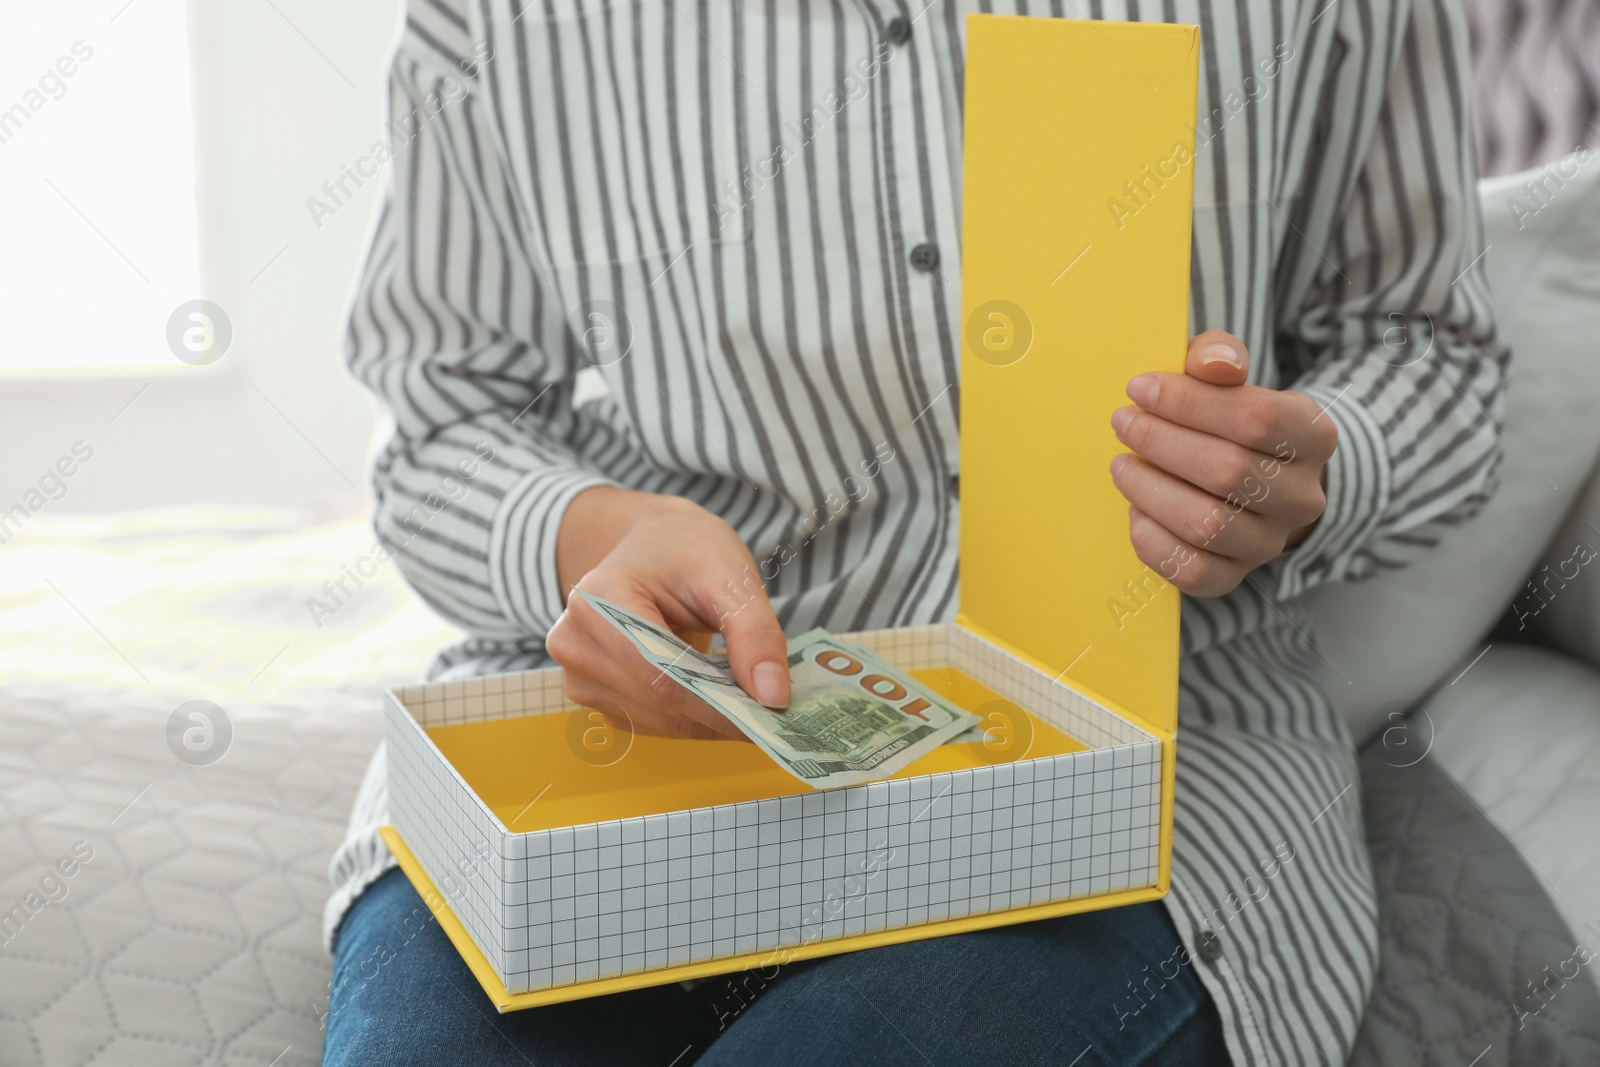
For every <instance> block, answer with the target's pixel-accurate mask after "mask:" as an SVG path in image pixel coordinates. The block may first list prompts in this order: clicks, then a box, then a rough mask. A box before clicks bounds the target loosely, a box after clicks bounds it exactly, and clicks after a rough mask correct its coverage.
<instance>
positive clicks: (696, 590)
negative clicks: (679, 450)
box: [546, 486, 789, 740]
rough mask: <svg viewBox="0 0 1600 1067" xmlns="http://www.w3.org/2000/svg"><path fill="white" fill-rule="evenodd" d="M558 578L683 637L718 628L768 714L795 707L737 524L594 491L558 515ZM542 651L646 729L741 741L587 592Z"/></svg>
mask: <svg viewBox="0 0 1600 1067" xmlns="http://www.w3.org/2000/svg"><path fill="white" fill-rule="evenodd" d="M556 571H557V573H558V574H559V576H560V580H561V585H562V588H564V589H568V590H570V589H572V588H573V587H574V586H576V587H577V588H579V589H582V590H584V591H585V592H588V593H593V594H594V595H595V596H598V597H600V598H602V599H604V600H609V601H611V602H612V603H614V604H617V605H620V606H621V607H624V608H627V609H628V610H629V611H631V612H633V613H634V614H636V615H639V616H641V617H642V618H646V619H649V620H650V621H652V622H655V623H658V624H660V625H664V626H666V627H668V628H670V629H672V630H674V631H676V632H678V633H680V634H684V635H686V636H687V635H708V634H710V633H712V632H720V633H721V634H722V636H723V638H724V639H725V640H726V641H727V645H728V657H729V659H730V661H731V663H732V666H733V673H734V676H735V677H736V678H737V679H738V680H739V684H740V685H741V686H743V687H744V690H745V691H746V692H747V693H750V694H751V695H753V696H754V697H755V698H756V699H757V700H760V701H761V702H762V703H763V704H766V705H767V706H768V707H773V708H781V707H784V706H786V705H787V704H788V703H789V666H788V645H787V643H786V642H785V640H784V636H783V630H782V628H781V627H780V626H779V625H778V620H777V619H776V617H774V615H773V614H772V606H771V605H770V604H769V603H768V602H767V594H766V590H765V589H764V588H763V587H762V584H761V580H760V578H759V577H758V576H757V574H756V563H755V560H754V559H753V558H752V557H751V555H750V550H749V549H748V548H746V547H745V545H744V542H743V541H741V540H740V539H739V536H738V534H736V533H734V531H733V527H731V526H729V525H728V524H727V523H726V522H724V521H723V520H722V519H720V518H718V517H717V516H715V515H713V514H711V513H710V512H709V511H706V510H705V509H704V508H702V507H700V506H699V505H698V504H695V503H692V502H690V501H688V500H685V499H683V498H682V497H672V496H662V495H659V494H656V493H642V492H638V491H635V490H632V489H621V488H615V487H610V486H604V487H598V488H594V489H589V490H586V491H584V492H582V493H580V494H578V496H576V497H575V498H574V499H573V500H572V503H571V504H569V505H568V507H567V511H566V514H565V515H564V517H563V519H562V522H561V530H560V532H559V533H558V534H557V538H556ZM546 647H547V648H548V649H549V652H550V655H551V656H552V657H553V658H554V659H555V661H556V662H557V663H559V664H561V666H562V668H563V671H564V674H563V681H564V683H565V686H566V692H567V697H568V698H569V699H570V700H572V701H573V702H574V703H576V704H581V705H583V706H585V707H591V708H596V709H598V710H600V711H602V712H605V713H607V714H608V715H609V716H612V717H613V718H614V719H621V720H625V721H626V722H628V723H629V724H630V725H631V728H632V729H634V730H637V731H639V732H641V733H650V734H665V735H668V736H674V737H701V738H732V739H736V740H743V739H744V735H743V734H742V733H740V732H739V730H738V729H737V728H736V727H734V726H733V724H732V723H730V722H728V720H727V719H725V718H724V717H723V716H722V715H721V714H720V713H718V712H717V711H716V710H714V709H713V708H712V707H711V706H710V705H708V704H706V703H705V702H704V701H703V700H700V699H699V698H698V697H695V696H692V695H691V694H690V693H689V692H688V691H687V690H685V689H683V688H682V687H681V686H680V685H678V683H677V682H675V681H673V680H672V679H671V678H669V677H668V676H667V675H665V674H664V673H662V672H661V671H660V670H657V669H656V668H655V667H653V666H651V665H650V664H649V663H647V662H646V661H645V659H644V657H642V656H640V655H639V653H638V650H637V649H635V648H634V647H633V645H632V643H630V642H629V641H628V639H627V638H626V637H624V636H623V635H622V634H621V633H619V632H618V631H617V630H616V628H615V627H613V626H612V625H611V624H610V623H608V622H606V621H605V620H603V619H602V618H601V617H600V614H599V613H598V612H597V611H595V610H594V608H592V607H591V606H589V604H587V603H586V602H585V601H584V600H583V598H582V597H574V596H569V597H568V600H567V610H566V611H565V612H563V613H562V615H561V618H559V619H557V620H556V624H555V626H553V627H551V629H550V637H549V640H548V643H547V646H546ZM616 725H618V726H619V727H620V726H621V725H622V724H621V722H617V723H616Z"/></svg>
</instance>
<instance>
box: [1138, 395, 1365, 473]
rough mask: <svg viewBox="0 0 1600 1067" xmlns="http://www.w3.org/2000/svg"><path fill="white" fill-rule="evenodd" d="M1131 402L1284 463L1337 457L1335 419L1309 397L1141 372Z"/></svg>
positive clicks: (1319, 461)
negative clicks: (1324, 414) (1323, 412)
mask: <svg viewBox="0 0 1600 1067" xmlns="http://www.w3.org/2000/svg"><path fill="white" fill-rule="evenodd" d="M1128 398H1129V399H1130V400H1132V401H1133V402H1134V403H1135V404H1137V405H1139V407H1140V408H1142V409H1144V410H1145V411H1148V412H1150V413H1151V414H1153V415H1159V416H1161V417H1162V418H1164V419H1166V420H1167V421H1168V422H1171V423H1176V424H1177V425H1179V426H1187V427H1189V428H1190V429H1191V430H1199V431H1200V432H1201V433H1205V434H1210V435H1211V436H1212V437H1221V438H1225V439H1226V440H1229V441H1232V442H1233V443H1234V444H1237V445H1243V446H1244V447H1245V448H1249V449H1252V450H1254V451H1256V452H1264V453H1266V454H1268V455H1271V456H1273V457H1275V458H1277V459H1279V460H1281V461H1283V462H1293V461H1294V460H1297V459H1305V460H1310V461H1312V462H1314V463H1324V462H1326V461H1327V459H1328V457H1329V456H1331V455H1333V446H1334V443H1335V441H1336V440H1337V433H1338V432H1337V431H1336V430H1335V429H1334V428H1333V420H1332V419H1327V418H1319V416H1320V415H1321V414H1322V408H1321V407H1320V406H1318V404H1317V402H1316V401H1315V400H1313V399H1311V398H1310V397H1309V396H1307V395H1305V394H1304V393H1296V392H1291V391H1282V390H1278V389H1265V388H1262V387H1261V386H1259V385H1236V386H1225V385H1212V384H1210V383H1208V382H1203V381H1199V380H1198V379H1195V378H1191V377H1189V376H1188V375H1186V374H1160V373H1150V374H1141V375H1138V376H1137V377H1135V378H1133V379H1132V380H1131V381H1129V382H1128Z"/></svg>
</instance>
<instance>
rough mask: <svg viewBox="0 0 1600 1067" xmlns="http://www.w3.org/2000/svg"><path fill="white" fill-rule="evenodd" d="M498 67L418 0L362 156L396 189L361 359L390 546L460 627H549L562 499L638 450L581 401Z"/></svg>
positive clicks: (375, 249)
mask: <svg viewBox="0 0 1600 1067" xmlns="http://www.w3.org/2000/svg"><path fill="white" fill-rule="evenodd" d="M492 62H494V59H493V57H485V56H483V55H481V54H480V52H479V51H476V50H474V48H473V46H472V44H471V40H470V36H469V33H468V30H467V21H466V19H465V17H463V16H461V15H460V14H459V13H457V12H455V11H453V10H452V9H451V8H450V6H449V5H445V4H441V3H438V2H434V0H423V2H417V3H413V4H412V5H411V10H410V11H409V12H408V14H407V19H406V25H405V29H404V31H403V33H402V37H401V41H400V44H399V45H398V47H397V50H396V53H395V56H394V60H393V63H392V67H391V71H390V78H389V98H390V121H389V123H388V126H387V127H386V130H385V137H384V139H383V140H382V141H380V142H379V144H378V145H375V146H374V153H373V156H372V157H366V158H364V159H363V160H362V161H359V162H358V166H357V170H358V171H359V170H360V169H362V168H363V167H364V166H367V167H370V166H374V165H382V166H385V167H387V171H388V182H389V187H388V191H387V193H386V199H385V202H384V205H383V209H382V212H381V214H380V217H379V220H378V222H377V225H376V228H375V231H374V234H373V237H372V240H371V245H370V248H369V250H368V255H367V260H366V264H365V266H364V268H363V271H362V274H361V277H360V280H359V283H358V285H357V290H356V294H355V299H354V304H353V307H352V310H351V314H350V319H349V327H348V333H347V342H346V354H347V359H348V362H349V366H350V369H351V371H352V372H353V373H354V374H355V376H356V377H357V378H358V379H359V380H360V381H361V382H362V383H364V384H365V385H366V386H367V388H369V389H371V390H372V392H373V393H374V394H376V396H377V397H378V399H379V400H380V401H381V402H382V404H383V406H384V407H385V408H386V409H387V411H388V413H389V415H390V416H391V418H392V432H391V435H390V436H389V439H388V441H387V443H386V444H385V445H384V446H383V447H382V449H381V451H380V453H379V455H378V458H377V460H376V463H375V468H374V472H373V482H372V484H373V491H374V495H375V498H376V507H375V524H376V529H377V534H378V538H379V541H380V542H381V544H382V545H383V546H384V548H385V549H387V551H388V553H389V554H392V556H393V558H394V559H395V560H396V561H397V564H398V566H399V567H400V570H401V572H402V573H403V574H404V576H405V578H406V580H407V581H408V582H409V583H410V584H411V585H412V586H413V587H414V588H415V589H416V590H417V592H418V593H419V594H421V596H422V597H423V598H424V599H425V600H426V601H427V602H428V603H429V604H430V605H432V606H433V607H434V608H435V609H436V610H437V611H439V612H440V614H442V615H443V616H445V617H446V618H448V619H450V620H451V621H452V622H454V623H456V624H457V625H459V626H461V627H462V628H464V629H466V630H467V631H469V632H471V633H475V634H479V635H483V636H486V637H492V638H498V639H500V640H502V641H507V642H511V643H524V642H527V641H529V640H530V639H531V640H533V641H536V642H539V641H542V640H543V637H544V635H545V633H546V632H547V631H548V630H549V628H550V626H551V625H552V624H553V623H554V621H555V619H556V617H557V616H558V615H559V614H560V613H561V611H562V607H563V597H562V590H561V589H560V587H559V583H558V580H557V575H556V567H555V550H556V534H557V531H558V529H559V528H560V524H561V519H562V516H563V514H564V513H565V510H566V507H567V505H568V504H569V503H570V502H571V501H572V499H573V498H574V497H575V496H577V495H578V494H579V493H581V492H583V491H584V490H585V489H588V488H591V487H593V486H596V485H604V484H609V483H610V482H611V479H610V478H608V477H607V475H606V474H605V469H606V467H607V466H611V467H615V466H616V465H617V463H618V462H619V461H620V460H621V458H622V456H621V453H623V452H625V451H626V449H627V445H626V443H625V442H623V441H621V440H619V439H618V435H617V434H616V433H615V432H614V431H612V430H610V429H609V428H608V427H607V426H606V425H605V424H604V423H602V422H600V421H599V420H597V419H595V418H593V417H590V416H588V415H586V414H585V411H584V409H583V408H580V407H575V405H574V392H575V386H576V379H577V375H578V372H579V371H580V370H581V369H582V368H583V366H584V363H583V359H582V356H581V352H580V350H579V349H578V348H577V346H576V343H575V342H574V341H573V340H572V339H571V337H572V335H571V333H570V331H568V330H567V329H566V326H565V318H566V315H565V313H564V311H563V309H562V308H561V307H560V306H559V303H558V302H557V300H556V298H555V297H554V295H553V292H552V290H551V288H550V286H549V285H548V284H547V280H546V274H547V268H545V267H542V266H540V265H538V264H537V263H536V262H535V257H533V256H531V255H530V251H529V249H528V248H527V247H525V246H524V242H523V239H522V237H521V236H520V235H521V234H522V233H524V232H525V231H524V230H523V228H522V227H521V225H520V223H519V221H518V212H519V207H518V202H517V196H516V193H515V190H514V189H513V188H512V187H511V186H510V184H509V183H508V181H507V180H506V178H505V170H504V168H503V166H502V165H501V160H500V157H499V156H498V155H497V153H496V149H495V147H494V146H495V145H496V143H497V141H496V138H495V136H494V130H493V127H492V123H491V120H490V115H489V114H488V109H487V107H486V105H485V104H484V102H483V100H482V99H481V97H480V96H479V95H478V84H477V82H478V78H479V77H481V76H483V70H484V66H485V64H487V63H492ZM389 156H392V158H387V157H389ZM369 160H371V162H369Z"/></svg>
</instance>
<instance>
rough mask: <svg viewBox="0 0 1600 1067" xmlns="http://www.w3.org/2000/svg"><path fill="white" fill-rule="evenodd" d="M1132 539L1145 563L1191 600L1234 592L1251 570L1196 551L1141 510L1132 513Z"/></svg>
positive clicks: (1234, 562) (1230, 561)
mask: <svg viewBox="0 0 1600 1067" xmlns="http://www.w3.org/2000/svg"><path fill="white" fill-rule="evenodd" d="M1128 537H1129V540H1131V541H1132V542H1133V550H1134V552H1135V553H1136V554H1137V555H1138V557H1139V559H1140V561H1141V562H1143V563H1144V564H1145V565H1146V566H1147V567H1149V568H1150V569H1151V570H1153V571H1155V572H1156V573H1157V574H1159V575H1161V577H1162V578H1164V579H1166V580H1167V581H1169V582H1171V583H1172V584H1173V585H1174V586H1176V587H1177V588H1178V589H1180V590H1182V591H1183V592H1185V593H1187V594H1189V595H1190V596H1221V595H1222V594H1224V593H1227V592H1230V591H1232V589H1233V587H1234V586H1236V585H1238V584H1239V580H1240V579H1241V578H1243V577H1244V574H1245V571H1246V570H1247V568H1246V567H1245V566H1244V565H1243V564H1241V563H1238V562H1237V561H1235V560H1231V559H1228V558H1227V557H1226V556H1219V555H1216V554H1215V553H1213V552H1207V551H1206V550H1205V549H1203V548H1195V547H1194V546H1193V545H1191V544H1189V543H1187V542H1186V541H1184V540H1183V539H1182V538H1179V537H1176V536H1174V535H1173V533H1172V531H1170V530H1168V529H1167V528H1166V527H1164V526H1162V525H1161V524H1160V523H1159V522H1157V521H1156V520H1154V519H1152V518H1151V517H1150V516H1148V515H1146V514H1145V513H1144V512H1142V511H1140V510H1139V509H1138V508H1130V509H1129V510H1128Z"/></svg>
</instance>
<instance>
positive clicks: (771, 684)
mask: <svg viewBox="0 0 1600 1067" xmlns="http://www.w3.org/2000/svg"><path fill="white" fill-rule="evenodd" d="M722 639H723V640H724V641H726V642H727V644H728V663H729V665H730V666H732V667H733V676H734V678H736V679H737V680H738V682H739V684H740V685H741V686H742V687H744V691H745V692H746V693H749V694H750V695H752V696H754V697H755V698H756V699H757V700H759V701H761V703H763V704H765V705H766V706H767V707H769V708H786V707H788V706H789V643H788V641H786V640H785V639H784V636H783V627H781V626H779V625H778V618H777V616H776V615H774V614H773V613H772V605H771V604H769V603H768V602H767V597H766V594H765V593H764V592H762V593H758V594H756V595H754V596H752V597H750V598H749V599H748V600H745V601H743V602H741V603H740V605H739V606H738V607H737V608H735V609H734V610H733V611H731V612H729V613H728V614H727V615H724V616H723V617H722Z"/></svg>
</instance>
